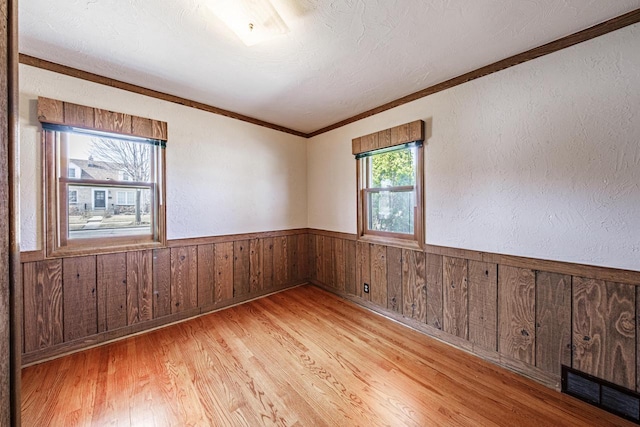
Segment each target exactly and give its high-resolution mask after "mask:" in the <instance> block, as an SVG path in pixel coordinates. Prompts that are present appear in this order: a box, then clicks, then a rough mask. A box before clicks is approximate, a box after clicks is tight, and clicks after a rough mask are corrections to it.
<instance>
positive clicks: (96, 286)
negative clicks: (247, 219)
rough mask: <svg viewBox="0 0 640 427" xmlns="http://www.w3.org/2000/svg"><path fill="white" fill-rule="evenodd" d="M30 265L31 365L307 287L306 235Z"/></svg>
mask: <svg viewBox="0 0 640 427" xmlns="http://www.w3.org/2000/svg"><path fill="white" fill-rule="evenodd" d="M169 246H170V247H168V248H163V249H150V250H139V251H129V252H120V253H111V254H99V255H90V256H79V257H66V258H56V259H34V258H35V256H34V254H33V253H31V254H29V256H28V258H27V261H26V262H23V263H22V271H23V290H24V341H23V357H22V361H23V365H29V364H32V363H35V362H38V361H42V360H44V359H47V358H51V357H54V356H59V355H61V354H64V353H68V352H70V351H76V350H80V349H85V348H88V347H90V346H93V345H96V344H99V343H103V342H105V341H108V340H112V339H114V338H119V337H122V336H126V335H130V334H134V333H137V332H141V331H145V330H149V329H152V328H155V327H158V326H162V325H166V324H169V323H172V322H175V321H177V320H182V319H185V318H188V317H193V316H196V315H199V314H201V313H206V312H209V311H213V310H217V309H220V308H223V307H227V306H230V305H233V304H237V303H239V302H242V301H246V300H249V299H252V298H255V297H257V296H261V295H265V294H268V293H271V292H275V291H278V290H281V289H285V288H288V287H291V286H295V285H297V284H300V283H304V282H306V281H307V278H308V276H309V274H308V271H307V265H308V261H307V260H308V253H307V252H308V235H307V231H306V229H302V230H288V231H280V232H268V233H252V234H245V235H234V236H218V237H211V238H198V239H185V240H180V241H173V242H169Z"/></svg>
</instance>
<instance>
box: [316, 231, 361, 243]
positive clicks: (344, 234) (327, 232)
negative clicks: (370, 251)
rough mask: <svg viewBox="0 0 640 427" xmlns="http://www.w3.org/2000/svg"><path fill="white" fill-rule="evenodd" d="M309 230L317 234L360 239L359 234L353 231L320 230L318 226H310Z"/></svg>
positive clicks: (352, 239) (353, 239)
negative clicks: (352, 232)
mask: <svg viewBox="0 0 640 427" xmlns="http://www.w3.org/2000/svg"><path fill="white" fill-rule="evenodd" d="M307 231H308V232H309V233H311V234H315V235H316V236H326V237H333V238H337V239H344V240H351V241H354V242H355V241H356V240H358V236H357V235H355V234H351V233H340V232H338V231H328V230H319V229H317V228H310V229H308V230H307Z"/></svg>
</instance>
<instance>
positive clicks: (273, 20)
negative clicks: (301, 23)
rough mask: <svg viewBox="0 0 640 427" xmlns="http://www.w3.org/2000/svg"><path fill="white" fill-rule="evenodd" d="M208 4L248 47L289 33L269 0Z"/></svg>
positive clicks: (211, 1)
mask: <svg viewBox="0 0 640 427" xmlns="http://www.w3.org/2000/svg"><path fill="white" fill-rule="evenodd" d="M207 3H208V4H209V7H210V8H211V10H212V11H213V13H214V14H215V15H216V16H217V17H218V18H219V19H220V20H221V21H222V22H224V23H225V25H226V26H227V27H229V29H231V30H232V31H233V32H234V33H236V35H237V36H238V37H239V38H240V40H242V42H243V43H244V44H246V45H247V46H253V45H254V44H256V43H260V42H263V41H266V40H269V39H272V38H274V37H276V36H279V35H282V34H286V33H288V32H289V28H288V27H287V25H286V24H285V23H284V21H283V20H282V18H281V17H280V15H279V14H278V12H277V11H276V9H275V8H274V7H273V5H272V4H271V2H270V1H269V0H208V1H207Z"/></svg>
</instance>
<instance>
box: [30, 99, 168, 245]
mask: <svg viewBox="0 0 640 427" xmlns="http://www.w3.org/2000/svg"><path fill="white" fill-rule="evenodd" d="M40 102H41V101H40V100H39V105H38V108H39V110H40V108H41V106H40ZM57 102H61V101H57ZM64 104H66V103H64ZM45 106H46V105H45ZM77 107H78V108H80V106H77ZM82 108H89V107H82ZM90 110H93V111H92V113H93V114H94V115H97V114H101V111H102V110H97V109H90ZM64 111H67V109H64ZM39 113H40V111H39ZM108 113H109V114H112V115H113V114H117V113H112V112H108ZM39 116H40V117H46V115H45V114H39ZM107 117H108V116H107ZM122 117H128V118H129V120H132V118H131V116H124V115H122ZM138 119H139V118H138ZM120 120H122V119H120ZM143 120H147V121H149V122H152V121H151V120H149V119H143ZM61 121H62V120H56V122H57V123H48V122H43V123H42V128H43V143H44V155H45V158H46V162H45V185H46V190H45V204H46V210H45V217H46V218H45V219H46V221H45V227H46V229H47V230H48V231H47V232H46V233H45V235H46V236H47V242H46V244H47V245H46V249H47V255H48V256H50V255H54V256H57V255H66V254H70V253H78V252H82V253H93V252H104V251H109V250H113V249H116V248H118V249H120V248H122V249H134V248H139V247H140V248H142V247H154V246H161V245H164V243H165V237H164V229H165V227H164V221H165V219H164V216H165V214H164V203H163V199H164V182H163V181H164V151H165V150H164V146H165V140H164V139H156V138H151V137H146V136H145V137H140V136H136V135H132V134H122V133H112V132H105V131H103V130H100V129H98V130H96V129H93V128H92V126H90V127H91V128H83V127H71V126H66V125H60V124H58V123H59V122H61ZM104 122H105V121H104V120H103V121H101V123H104ZM120 122H121V121H118V122H117V123H120ZM129 123H130V124H131V121H130V122H129ZM143 123H144V122H143ZM157 123H161V122H157ZM165 125H166V124H165ZM133 129H134V127H133V125H131V128H130V130H129V132H132V131H133ZM142 133H144V132H142Z"/></svg>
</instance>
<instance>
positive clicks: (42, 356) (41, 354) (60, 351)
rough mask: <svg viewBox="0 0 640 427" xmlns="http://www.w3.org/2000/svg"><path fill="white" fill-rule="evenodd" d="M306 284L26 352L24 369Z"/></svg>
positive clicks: (277, 289) (232, 300) (243, 297)
mask: <svg viewBox="0 0 640 427" xmlns="http://www.w3.org/2000/svg"><path fill="white" fill-rule="evenodd" d="M306 283H309V282H308V281H307V280H304V281H302V282H299V283H292V284H288V285H285V286H278V287H276V288H273V289H267V290H264V291H261V292H257V293H254V294H251V295H245V296H242V297H239V298H234V299H231V300H227V301H221V302H219V303H216V304H213V305H209V306H205V307H200V308H195V309H191V310H187V311H183V312H181V313H175V314H170V315H168V316H164V317H160V318H157V319H153V320H150V321H147V322H141V323H137V324H135V325H130V326H126V327H124V328H119V329H115V330H113V331H106V332H102V333H98V334H95V335H91V336H89V337H85V338H82V339H78V340H74V341H70V342H65V343H61V344H57V345H54V346H51V347H48V348H45V349H42V350H38V351H34V352H31V353H26V354H23V355H22V367H23V368H26V367H27V366H31V365H35V364H38V363H42V362H46V361H48V360H52V359H57V358H59V357H63V356H66V355H68V354H72V353H77V352H79V351H84V350H88V349H90V348H94V347H98V346H102V345H106V344H110V343H113V342H116V341H120V340H123V339H127V338H131V337H133V336H136V335H139V334H143V333H148V332H151V331H154V330H156V329H161V328H166V327H168V326H171V325H175V324H177V323H181V322H186V321H188V320H191V319H195V318H197V317H200V316H206V315H208V314H211V313H215V312H216V311H220V310H223V309H226V308H229V307H233V306H236V305H239V304H244V303H246V302H249V301H253V300H255V299H259V298H264V297H266V296H269V295H272V294H275V293H278V292H282V291H285V290H287V289H291V288H295V287H296V286H301V285H304V284H306Z"/></svg>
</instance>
